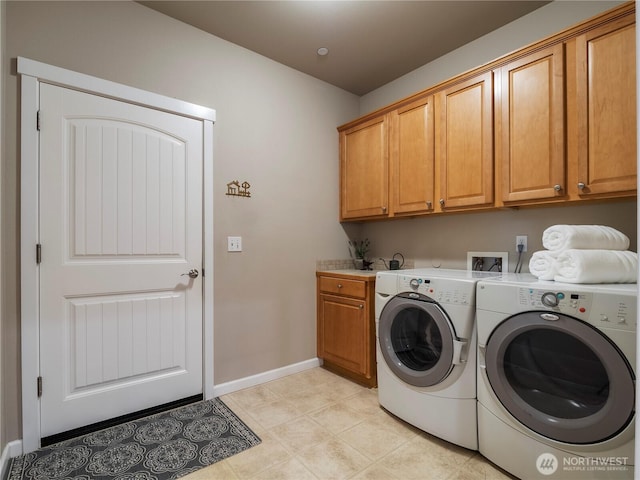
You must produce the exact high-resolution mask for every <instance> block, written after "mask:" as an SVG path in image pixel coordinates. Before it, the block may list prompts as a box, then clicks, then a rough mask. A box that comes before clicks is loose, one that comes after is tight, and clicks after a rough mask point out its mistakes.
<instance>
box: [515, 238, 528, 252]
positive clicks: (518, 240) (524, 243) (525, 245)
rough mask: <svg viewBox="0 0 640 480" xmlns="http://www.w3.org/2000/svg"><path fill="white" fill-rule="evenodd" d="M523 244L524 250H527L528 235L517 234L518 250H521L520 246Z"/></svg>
mask: <svg viewBox="0 0 640 480" xmlns="http://www.w3.org/2000/svg"><path fill="white" fill-rule="evenodd" d="M519 245H522V252H523V253H524V252H526V251H527V236H526V235H517V236H516V252H519V251H520V250H518V246H519Z"/></svg>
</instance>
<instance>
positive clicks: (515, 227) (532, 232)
mask: <svg viewBox="0 0 640 480" xmlns="http://www.w3.org/2000/svg"><path fill="white" fill-rule="evenodd" d="M636 211H637V205H636V202H635V200H630V201H622V202H614V203H603V204H598V205H582V206H569V207H541V208H531V209H504V210H499V211H494V212H486V213H464V214H451V215H441V216H433V217H429V218H414V219H402V220H393V221H391V222H378V223H369V224H367V225H366V226H365V227H364V229H363V231H362V233H361V235H363V237H367V238H369V239H370V241H371V244H372V248H371V253H372V255H374V257H378V256H381V257H384V258H389V257H390V256H391V255H392V254H393V253H395V252H401V253H402V254H403V255H404V256H405V258H411V259H414V260H415V266H416V267H434V266H435V267H437V266H441V267H442V268H467V252H469V251H473V252H477V251H480V252H495V251H499V252H507V253H508V254H509V271H510V272H513V271H514V267H515V263H516V259H517V253H516V235H527V236H528V241H527V243H528V252H527V253H526V254H525V255H524V257H523V258H524V260H525V262H524V267H523V268H522V271H523V272H525V271H529V269H528V264H529V259H530V258H531V253H532V252H534V251H535V250H542V248H543V247H542V232H543V231H544V229H545V228H547V227H549V226H551V225H554V224H596V225H609V226H611V227H613V228H617V229H618V230H620V231H621V232H624V233H625V234H626V235H627V236H628V237H629V239H630V240H631V246H630V249H631V250H634V251H637V228H636V223H637V222H636Z"/></svg>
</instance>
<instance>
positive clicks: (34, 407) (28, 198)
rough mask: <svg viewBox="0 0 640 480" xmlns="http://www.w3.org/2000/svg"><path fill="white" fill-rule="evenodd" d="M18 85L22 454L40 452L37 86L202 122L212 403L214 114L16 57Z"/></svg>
mask: <svg viewBox="0 0 640 480" xmlns="http://www.w3.org/2000/svg"><path fill="white" fill-rule="evenodd" d="M18 74H19V75H20V79H21V83H20V86H21V103H20V107H21V115H20V116H21V120H20V139H21V140H20V152H21V154H20V221H21V226H20V268H21V279H20V297H21V299H20V302H21V303H20V308H21V314H20V317H21V335H22V344H21V350H22V449H23V452H24V453H27V452H31V451H33V450H36V449H38V448H39V447H40V438H41V436H40V399H39V398H38V393H37V388H36V382H37V378H38V376H39V372H40V338H39V300H38V298H39V295H38V292H39V281H40V279H39V267H38V264H37V263H36V244H38V241H39V238H40V237H39V226H38V223H39V221H38V218H39V209H38V195H39V175H38V171H39V168H38V163H39V141H38V131H37V128H36V125H37V123H36V122H37V111H38V108H39V104H40V99H39V93H38V92H39V83H40V82H44V83H51V84H53V85H58V86H61V87H66V88H71V89H74V90H79V91H82V92H86V93H90V94H96V95H100V96H103V97H108V98H113V99H116V100H121V101H125V102H128V103H133V104H136V105H142V106H145V107H149V108H153V109H156V110H162V111H165V112H170V113H175V114H178V115H183V116H186V117H190V118H195V119H198V120H202V121H203V126H204V129H203V141H204V145H203V159H204V167H203V174H204V177H203V178H204V185H203V194H204V195H203V202H204V205H203V217H204V218H203V252H202V253H203V265H202V267H203V269H204V272H205V273H206V277H204V275H203V277H204V278H203V279H202V280H203V302H204V305H203V316H204V318H203V332H202V339H203V358H202V361H203V368H202V371H203V379H202V386H203V394H204V397H205V398H206V399H209V398H213V396H214V392H213V385H214V383H213V123H214V122H215V120H216V112H215V110H212V109H210V108H207V107H202V106H199V105H195V104H191V103H187V102H183V101H181V100H176V99H174V98H170V97H165V96H162V95H158V94H155V93H151V92H147V91H144V90H140V89H137V88H134V87H129V86H127V85H122V84H119V83H114V82H111V81H108V80H103V79H100V78H96V77H92V76H89V75H85V74H82V73H77V72H73V71H71V70H65V69H62V68H59V67H54V66H51V65H47V64H44V63H40V62H36V61H34V60H29V59H27V58H23V57H18Z"/></svg>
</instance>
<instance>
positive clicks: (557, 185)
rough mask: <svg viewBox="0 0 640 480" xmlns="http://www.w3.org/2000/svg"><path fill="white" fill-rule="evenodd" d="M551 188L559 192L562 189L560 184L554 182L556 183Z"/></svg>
mask: <svg viewBox="0 0 640 480" xmlns="http://www.w3.org/2000/svg"><path fill="white" fill-rule="evenodd" d="M553 189H554V190H555V191H556V192H559V191H560V190H562V185H559V184H556V185H554V186H553Z"/></svg>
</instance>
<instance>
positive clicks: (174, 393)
mask: <svg viewBox="0 0 640 480" xmlns="http://www.w3.org/2000/svg"><path fill="white" fill-rule="evenodd" d="M40 125H41V131H40V190H39V191H40V198H39V203H40V219H39V225H40V244H41V246H42V247H41V251H42V260H41V263H40V322H39V328H40V335H39V336H40V372H41V376H42V386H43V388H42V397H41V403H40V406H41V436H42V437H46V436H50V435H53V434H56V433H60V432H64V431H67V430H71V429H74V428H77V427H81V426H85V425H88V424H91V423H95V422H98V421H102V420H106V419H110V418H113V417H117V416H120V415H124V414H127V413H131V412H135V411H138V410H142V409H145V408H149V407H152V406H156V405H161V404H163V403H167V402H171V401H173V400H177V399H181V398H184V397H188V396H192V395H197V394H200V393H202V385H203V382H202V279H201V272H200V275H199V276H198V277H197V278H191V277H189V276H188V275H182V274H185V273H187V272H188V271H189V270H191V269H197V270H201V266H202V251H203V250H202V183H203V179H202V169H203V124H202V121H199V120H195V119H191V118H186V117H182V116H179V115H175V114H170V113H165V112H161V111H158V110H153V109H150V108H146V107H141V106H136V105H132V104H129V103H125V102H122V101H117V100H111V99H107V98H104V97H100V96H96V95H90V94H87V93H81V92H78V91H74V90H70V89H66V88H61V87H57V86H53V85H49V84H45V83H42V84H41V87H40Z"/></svg>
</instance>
